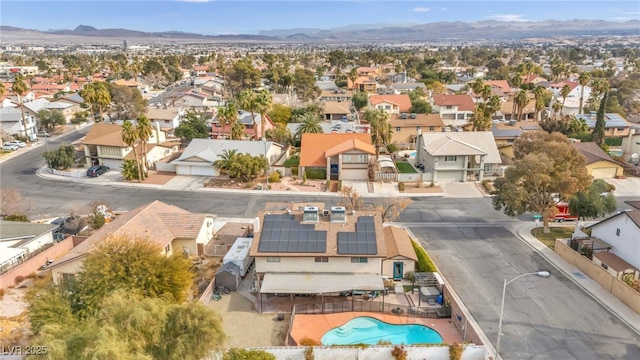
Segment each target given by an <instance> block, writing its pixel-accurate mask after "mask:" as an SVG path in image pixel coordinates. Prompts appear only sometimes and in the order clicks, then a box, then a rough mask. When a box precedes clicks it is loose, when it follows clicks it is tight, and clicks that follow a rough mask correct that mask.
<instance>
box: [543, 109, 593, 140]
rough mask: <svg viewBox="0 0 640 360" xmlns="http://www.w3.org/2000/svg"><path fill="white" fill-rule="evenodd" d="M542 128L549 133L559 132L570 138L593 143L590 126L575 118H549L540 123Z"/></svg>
mask: <svg viewBox="0 0 640 360" xmlns="http://www.w3.org/2000/svg"><path fill="white" fill-rule="evenodd" d="M540 126H542V128H543V129H544V130H545V131H547V132H549V133H552V132H559V133H561V134H564V135H565V136H567V137H568V138H572V139H580V140H583V141H591V132H590V130H589V126H588V125H587V123H586V122H585V121H584V120H583V119H578V118H576V117H575V116H568V115H567V116H565V117H564V119H556V118H547V119H544V120H542V122H541V123H540Z"/></svg>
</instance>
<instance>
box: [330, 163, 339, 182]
mask: <svg viewBox="0 0 640 360" xmlns="http://www.w3.org/2000/svg"><path fill="white" fill-rule="evenodd" d="M330 169H331V173H330V174H329V179H331V180H338V172H339V168H338V164H331V168H330Z"/></svg>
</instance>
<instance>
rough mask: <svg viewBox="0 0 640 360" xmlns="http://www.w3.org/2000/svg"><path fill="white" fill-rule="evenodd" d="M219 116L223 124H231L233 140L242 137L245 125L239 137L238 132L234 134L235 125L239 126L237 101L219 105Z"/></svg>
mask: <svg viewBox="0 0 640 360" xmlns="http://www.w3.org/2000/svg"><path fill="white" fill-rule="evenodd" d="M217 116H218V121H219V122H220V125H221V126H226V125H229V128H230V133H231V134H230V135H231V140H239V139H240V138H242V136H243V134H244V127H241V129H242V133H243V134H240V136H239V137H237V136H235V135H237V134H234V131H233V129H234V127H237V126H236V124H237V123H238V108H237V107H236V104H235V102H233V101H231V102H228V103H226V104H225V105H223V106H221V107H219V108H218V115H217Z"/></svg>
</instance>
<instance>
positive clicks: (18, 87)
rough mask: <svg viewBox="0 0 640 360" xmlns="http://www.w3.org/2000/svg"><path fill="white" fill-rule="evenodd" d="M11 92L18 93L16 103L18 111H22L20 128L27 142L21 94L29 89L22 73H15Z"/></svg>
mask: <svg viewBox="0 0 640 360" xmlns="http://www.w3.org/2000/svg"><path fill="white" fill-rule="evenodd" d="M11 88H12V89H13V93H14V94H16V95H18V105H19V106H20V112H21V113H22V130H23V131H24V137H25V138H26V139H27V142H29V141H30V140H29V136H28V134H27V119H26V118H25V116H24V99H23V98H22V97H23V95H24V94H25V93H26V92H27V90H29V88H28V87H27V84H26V83H25V82H24V78H23V77H22V75H16V77H15V80H14V81H13V85H11Z"/></svg>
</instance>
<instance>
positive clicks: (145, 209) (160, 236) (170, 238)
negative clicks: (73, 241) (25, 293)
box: [48, 200, 215, 284]
mask: <svg viewBox="0 0 640 360" xmlns="http://www.w3.org/2000/svg"><path fill="white" fill-rule="evenodd" d="M214 218H215V216H214V215H208V214H194V213H191V212H189V211H187V210H184V209H181V208H179V207H177V206H173V205H168V204H165V203H163V202H161V201H159V200H155V201H153V202H151V203H148V204H145V205H142V206H140V207H138V208H136V209H134V210H131V211H128V212H126V213H124V214H121V215H118V216H117V217H116V218H115V219H114V220H113V221H111V222H109V223H107V224H105V225H104V226H103V227H101V228H100V229H98V230H96V231H95V232H94V233H93V234H92V235H91V236H89V237H88V238H87V239H86V240H84V241H83V242H82V243H80V244H79V245H78V246H76V247H74V248H73V249H71V251H69V252H68V253H67V254H66V255H64V256H62V257H61V258H59V259H57V260H55V261H54V262H53V263H52V264H51V265H50V266H49V267H48V269H50V270H51V273H52V274H53V281H54V283H56V284H57V283H59V282H60V280H62V279H68V278H72V277H73V276H75V275H76V274H77V273H78V272H80V271H81V269H82V263H83V262H84V259H85V258H86V257H87V256H88V255H90V254H91V252H92V251H93V249H94V248H95V247H96V246H98V245H99V244H100V243H101V242H103V241H104V240H106V239H108V238H113V237H115V238H117V237H120V236H122V237H127V238H129V239H131V240H134V239H137V238H142V239H148V240H150V241H153V242H154V243H156V244H158V245H159V247H160V249H162V253H163V254H166V255H167V256H169V255H171V254H174V253H177V254H184V255H185V256H189V257H191V256H199V255H201V254H202V253H203V252H204V251H203V249H204V245H206V244H207V243H208V242H209V240H211V238H212V237H213V235H214V232H215V230H214V227H213V220H214Z"/></svg>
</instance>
